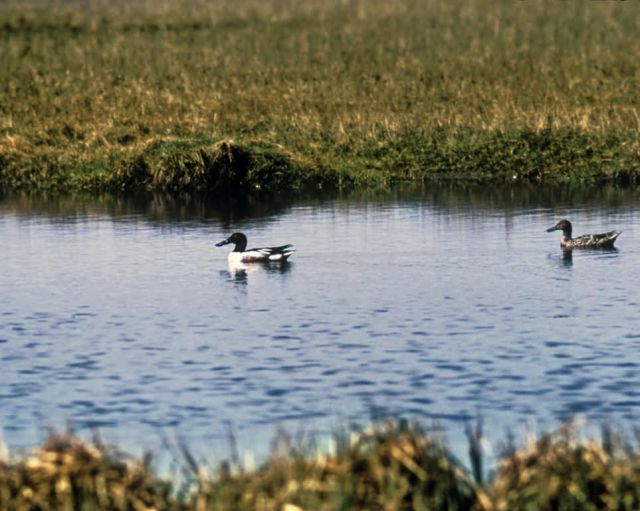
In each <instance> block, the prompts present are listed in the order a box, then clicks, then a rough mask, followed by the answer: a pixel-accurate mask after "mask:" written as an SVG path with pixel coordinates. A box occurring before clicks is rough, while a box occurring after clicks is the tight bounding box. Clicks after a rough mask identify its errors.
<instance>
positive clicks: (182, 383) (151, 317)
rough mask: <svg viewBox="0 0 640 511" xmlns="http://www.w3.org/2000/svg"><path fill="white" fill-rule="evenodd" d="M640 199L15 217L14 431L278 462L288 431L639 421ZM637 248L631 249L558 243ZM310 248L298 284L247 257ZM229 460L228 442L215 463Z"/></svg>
mask: <svg viewBox="0 0 640 511" xmlns="http://www.w3.org/2000/svg"><path fill="white" fill-rule="evenodd" d="M639 203H640V195H639V194H638V192H636V191H634V190H618V189H606V188H605V189H598V190H593V189H591V190H576V189H558V188H525V189H522V188H521V189H511V188H507V189H487V188H484V189H482V188H478V189H476V188H473V187H471V188H469V187H466V188H465V187H456V186H451V187H442V188H438V189H430V190H426V191H422V192H406V193H405V192H398V193H396V194H393V195H388V196H384V197H375V196H374V197H369V198H367V197H351V198H343V199H333V200H321V199H315V200H301V201H298V202H294V203H291V204H287V203H272V202H267V201H261V202H253V203H245V204H242V203H228V204H227V203H225V204H221V203H220V202H209V203H207V202H206V201H202V202H200V201H196V200H193V201H190V202H188V203H182V204H181V203H177V202H172V201H168V200H164V201H163V200H161V199H158V198H155V199H152V200H150V201H147V200H139V201H126V200H116V199H102V200H94V201H82V200H72V199H67V200H63V199H58V200H51V201H46V200H29V199H24V198H23V199H5V200H4V201H0V239H1V240H2V256H3V257H2V260H1V262H0V290H1V294H0V370H1V374H2V379H1V381H0V425H1V426H2V429H3V431H4V437H5V439H6V441H7V442H8V444H9V445H10V446H12V447H14V448H23V447H27V446H30V445H34V444H36V443H37V442H39V441H41V440H42V438H43V436H44V435H45V433H44V432H45V431H46V429H47V428H48V427H54V428H61V427H64V425H65V424H66V422H67V421H70V422H72V423H73V425H74V427H75V428H76V429H77V430H79V431H80V432H83V431H88V430H90V429H91V428H97V429H98V430H99V431H100V433H101V434H102V436H104V437H106V438H107V439H109V440H112V441H115V442H118V443H119V444H121V445H123V446H124V447H125V448H129V449H131V448H134V449H135V448H137V447H142V448H154V446H158V445H160V444H161V443H162V438H163V437H164V436H171V435H175V436H178V437H180V438H182V439H184V440H185V441H187V442H188V443H191V444H193V445H205V444H206V445H208V446H216V445H218V448H219V447H220V445H224V444H225V443H226V444H227V445H228V439H227V433H228V431H229V430H230V429H231V430H232V431H233V432H234V434H235V435H236V436H237V437H238V438H239V439H240V441H241V443H242V444H243V448H246V449H248V450H254V451H257V452H264V451H266V450H267V449H268V441H269V439H271V438H272V436H273V431H274V429H275V428H277V427H278V426H285V427H286V428H288V429H289V430H296V429H298V428H299V429H306V430H311V431H314V430H320V431H329V430H331V429H332V428H336V427H337V426H344V425H345V424H346V423H347V422H349V421H359V422H360V423H366V422H367V420H368V419H369V418H370V417H371V416H372V414H373V415H375V414H378V415H385V414H394V415H401V416H403V417H408V418H416V419H419V420H421V421H423V422H424V423H425V424H432V425H434V424H437V425H439V426H440V427H443V428H444V429H445V431H447V432H448V433H449V434H450V436H452V437H453V439H454V443H456V439H460V438H462V433H461V432H462V431H463V430H464V426H465V424H467V423H468V422H470V421H475V420H477V419H478V418H479V417H482V419H483V421H484V423H485V431H488V432H489V434H490V436H491V435H493V437H494V440H495V441H497V440H499V439H504V437H505V435H504V432H505V431H506V430H512V431H519V430H521V429H522V428H523V427H524V426H525V425H528V426H529V427H530V426H531V423H532V422H535V424H537V425H538V426H540V427H554V426H557V425H558V423H559V421H561V420H563V419H565V418H567V417H572V416H575V415H586V416H587V417H589V418H590V419H591V420H593V421H595V422H598V421H603V420H606V421H608V422H613V423H616V424H624V423H628V422H631V421H636V420H638V418H639V417H640V390H638V389H639V385H638V384H639V382H640V314H639V309H640V307H639V304H640V298H639V294H638V282H640V265H638V260H639V255H640V251H639V249H638V246H639V244H638V241H639V239H640V214H639V213H638V204H639ZM564 217H566V218H569V219H570V220H571V221H572V222H573V224H574V233H575V234H576V235H578V234H583V233H588V232H601V231H605V230H611V229H620V230H622V231H623V234H622V235H621V237H620V238H619V240H618V242H617V246H618V250H616V251H583V252H578V251H576V252H575V253H574V254H573V256H572V257H571V258H567V257H566V256H563V254H562V252H561V250H560V249H559V237H560V234H559V233H557V232H556V233H552V234H549V233H546V232H545V228H547V227H549V226H551V225H553V224H555V223H556V221H557V220H559V219H560V218H564ZM236 230H238V231H244V232H245V233H247V235H248V237H249V245H250V246H254V245H262V244H265V245H268V244H284V243H295V244H296V246H297V248H298V251H297V253H296V254H295V255H294V256H293V257H292V263H291V264H290V265H289V266H287V267H284V268H277V267H275V268H265V267H261V266H253V267H250V268H248V269H246V270H243V271H236V270H235V269H232V268H229V267H228V265H227V262H226V256H227V253H228V250H229V247H225V248H215V247H214V243H215V242H217V241H220V240H222V239H224V238H226V237H227V236H228V235H229V234H230V233H231V232H233V231H236ZM216 442H217V443H216Z"/></svg>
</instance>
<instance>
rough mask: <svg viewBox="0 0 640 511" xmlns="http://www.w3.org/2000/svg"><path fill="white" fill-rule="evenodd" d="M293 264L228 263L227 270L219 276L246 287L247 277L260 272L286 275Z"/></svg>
mask: <svg viewBox="0 0 640 511" xmlns="http://www.w3.org/2000/svg"><path fill="white" fill-rule="evenodd" d="M292 266H293V263H289V262H279V263H278V262H272V263H249V264H245V263H241V262H229V267H228V269H227V270H220V276H221V277H223V278H224V279H225V280H229V281H232V282H234V283H236V284H243V285H247V284H248V283H249V275H256V274H258V273H261V272H263V273H264V272H266V273H280V274H283V275H284V274H287V273H289V271H291V267H292Z"/></svg>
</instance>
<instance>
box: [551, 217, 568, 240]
mask: <svg viewBox="0 0 640 511" xmlns="http://www.w3.org/2000/svg"><path fill="white" fill-rule="evenodd" d="M552 231H562V234H563V236H564V237H565V238H571V231H572V227H571V222H569V220H560V221H559V222H558V223H557V224H556V225H554V226H553V227H549V228H548V229H547V232H552Z"/></svg>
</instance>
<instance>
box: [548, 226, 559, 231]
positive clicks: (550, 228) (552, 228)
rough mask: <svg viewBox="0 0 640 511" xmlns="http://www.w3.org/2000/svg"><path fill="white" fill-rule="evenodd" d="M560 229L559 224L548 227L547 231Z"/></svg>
mask: <svg viewBox="0 0 640 511" xmlns="http://www.w3.org/2000/svg"><path fill="white" fill-rule="evenodd" d="M558 229H559V227H558V226H557V225H554V226H553V227H549V228H548V229H547V232H553V231H557V230H558Z"/></svg>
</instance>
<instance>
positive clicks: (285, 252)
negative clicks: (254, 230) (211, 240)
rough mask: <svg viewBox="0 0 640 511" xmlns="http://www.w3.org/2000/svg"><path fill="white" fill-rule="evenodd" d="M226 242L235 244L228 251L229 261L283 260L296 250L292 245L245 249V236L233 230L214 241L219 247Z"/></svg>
mask: <svg viewBox="0 0 640 511" xmlns="http://www.w3.org/2000/svg"><path fill="white" fill-rule="evenodd" d="M228 243H233V244H234V245H235V248H234V249H233V251H232V252H230V253H229V262H230V263H258V262H276V261H279V262H284V261H286V260H287V259H288V258H289V256H290V255H291V254H293V253H294V252H295V251H296V249H295V247H294V246H293V245H282V246H280V247H263V248H250V249H249V250H247V237H246V236H245V235H244V234H242V233H241V232H234V233H233V234H232V235H231V236H229V237H228V238H227V239H226V240H223V241H221V242H220V243H216V247H221V246H223V245H227V244H228Z"/></svg>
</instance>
